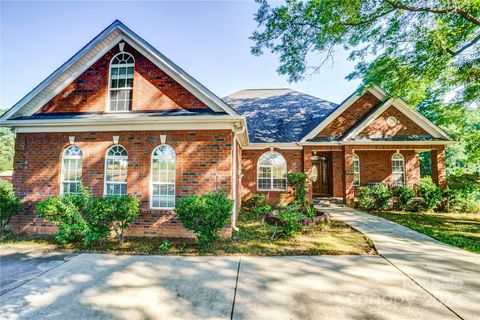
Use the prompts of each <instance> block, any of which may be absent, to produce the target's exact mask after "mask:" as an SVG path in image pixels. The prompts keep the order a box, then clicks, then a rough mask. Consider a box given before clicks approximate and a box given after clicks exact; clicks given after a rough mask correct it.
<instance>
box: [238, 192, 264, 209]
mask: <svg viewBox="0 0 480 320" xmlns="http://www.w3.org/2000/svg"><path fill="white" fill-rule="evenodd" d="M265 204H266V198H265V195H264V194H261V193H256V194H254V195H252V196H251V197H250V199H248V200H247V201H245V202H244V203H243V206H242V207H243V209H244V210H245V211H251V210H252V208H254V207H258V206H263V205H265Z"/></svg>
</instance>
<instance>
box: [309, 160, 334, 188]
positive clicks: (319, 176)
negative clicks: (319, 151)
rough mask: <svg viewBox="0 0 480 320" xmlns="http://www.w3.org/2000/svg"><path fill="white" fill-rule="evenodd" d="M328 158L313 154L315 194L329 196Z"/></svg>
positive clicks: (313, 185) (313, 186)
mask: <svg viewBox="0 0 480 320" xmlns="http://www.w3.org/2000/svg"><path fill="white" fill-rule="evenodd" d="M328 167H329V166H328V158H327V157H325V156H313V159H312V176H311V178H312V189H313V190H312V192H313V195H314V196H323V197H325V196H329V195H330V191H329V190H330V188H329V171H328Z"/></svg>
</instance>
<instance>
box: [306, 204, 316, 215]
mask: <svg viewBox="0 0 480 320" xmlns="http://www.w3.org/2000/svg"><path fill="white" fill-rule="evenodd" d="M304 210H305V215H306V216H307V217H308V218H313V217H315V216H316V215H317V210H316V209H315V207H314V206H313V205H312V204H311V203H308V202H307V203H306V205H305V209H304Z"/></svg>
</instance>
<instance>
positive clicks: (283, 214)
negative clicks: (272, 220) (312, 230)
mask: <svg viewBox="0 0 480 320" xmlns="http://www.w3.org/2000/svg"><path fill="white" fill-rule="evenodd" d="M300 209H301V208H300V207H299V206H298V205H296V204H291V205H288V206H284V207H281V208H280V210H279V211H278V213H277V218H278V219H279V220H280V225H279V227H280V230H281V231H282V233H283V235H285V236H287V237H290V236H291V235H293V234H295V233H297V232H299V231H301V230H303V228H304V227H303V225H301V224H300V220H302V219H303V218H305V216H304V215H303V213H302V210H300Z"/></svg>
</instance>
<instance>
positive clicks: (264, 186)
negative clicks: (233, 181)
mask: <svg viewBox="0 0 480 320" xmlns="http://www.w3.org/2000/svg"><path fill="white" fill-rule="evenodd" d="M257 188H258V190H260V191H285V190H287V162H286V161H285V158H284V157H283V156H282V155H281V154H280V153H278V152H275V151H269V152H266V153H264V154H263V155H262V156H261V157H260V159H258V170H257Z"/></svg>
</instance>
